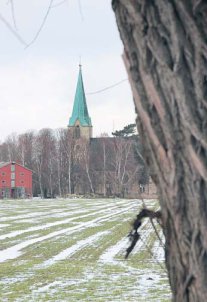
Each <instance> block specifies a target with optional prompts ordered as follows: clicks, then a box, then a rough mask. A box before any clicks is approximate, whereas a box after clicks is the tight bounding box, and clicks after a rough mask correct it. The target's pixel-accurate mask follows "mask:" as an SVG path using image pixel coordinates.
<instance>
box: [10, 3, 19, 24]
mask: <svg viewBox="0 0 207 302" xmlns="http://www.w3.org/2000/svg"><path fill="white" fill-rule="evenodd" d="M9 3H10V5H11V14H12V20H13V23H14V28H15V29H16V30H18V29H17V23H16V18H15V12H14V1H13V0H10V1H9Z"/></svg>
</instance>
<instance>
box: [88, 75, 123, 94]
mask: <svg viewBox="0 0 207 302" xmlns="http://www.w3.org/2000/svg"><path fill="white" fill-rule="evenodd" d="M127 80H128V79H123V80H121V81H119V82H117V83H115V84H113V85H110V86H108V87H105V88H103V89H100V90H97V91H94V92H88V93H86V94H87V95H92V94H97V93H101V92H103V91H106V90H108V89H111V88H114V87H116V86H118V85H120V84H122V83H123V82H126V81H127Z"/></svg>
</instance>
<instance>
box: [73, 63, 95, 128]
mask: <svg viewBox="0 0 207 302" xmlns="http://www.w3.org/2000/svg"><path fill="white" fill-rule="evenodd" d="M76 121H79V123H80V125H81V126H90V127H91V126H92V124H91V118H90V117H89V114H88V108H87V104H86V96H85V91H84V86H83V78H82V71H81V65H79V75H78V83H77V86H76V93H75V99H74V104H73V112H72V116H71V117H70V119H69V124H68V126H69V127H72V126H74V125H75V123H76Z"/></svg>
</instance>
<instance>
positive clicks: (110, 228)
mask: <svg viewBox="0 0 207 302" xmlns="http://www.w3.org/2000/svg"><path fill="white" fill-rule="evenodd" d="M146 203H147V204H148V206H149V207H150V208H152V209H157V208H158V205H157V202H156V201H153V200H150V201H146ZM141 204H142V203H141V201H139V200H122V199H110V200H92V199H86V200H83V199H72V200H69V199H67V200H65V199H62V200H32V201H31V200H24V201H22V200H17V201H12V200H6V201H1V202H0V301H2V302H7V301H17V302H19V301H22V302H23V301H25V302H28V301H37V302H41V301H42V302H46V301H59V302H62V301H71V302H73V301H74V302H75V301H97V302H100V301H103V302H105V301H111V302H124V301H126V302H130V301H140V302H141V301H150V302H153V301H156V302H164V301H165V302H167V301H169V300H170V291H169V286H168V281H167V277H166V271H165V268H164V253H163V248H162V246H161V244H160V242H159V241H158V240H157V238H156V236H155V234H154V231H153V228H152V226H151V224H150V223H149V222H148V221H145V222H144V223H143V225H142V229H141V240H140V241H139V242H138V244H137V246H136V248H135V250H134V251H133V253H132V255H131V256H130V257H129V259H128V260H124V254H125V250H126V248H127V246H128V244H129V243H128V238H127V234H128V232H129V230H130V223H131V221H132V220H133V218H134V217H135V216H136V213H137V212H138V211H139V209H140V208H141ZM161 236H162V234H161Z"/></svg>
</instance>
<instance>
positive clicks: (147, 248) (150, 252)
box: [139, 237, 167, 273]
mask: <svg viewBox="0 0 207 302" xmlns="http://www.w3.org/2000/svg"><path fill="white" fill-rule="evenodd" d="M139 239H140V240H141V241H142V243H144V244H145V247H146V250H147V251H148V253H149V254H150V255H151V257H152V258H154V255H153V253H152V251H151V249H150V248H149V247H148V245H147V244H146V241H144V240H143V239H142V237H140V238H139ZM154 260H155V262H156V263H157V264H158V265H159V266H160V267H161V269H163V270H164V271H165V272H166V273H167V270H166V268H165V267H164V266H163V265H162V264H161V263H160V262H159V261H158V260H157V259H156V258H154Z"/></svg>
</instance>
